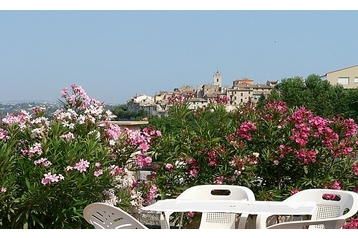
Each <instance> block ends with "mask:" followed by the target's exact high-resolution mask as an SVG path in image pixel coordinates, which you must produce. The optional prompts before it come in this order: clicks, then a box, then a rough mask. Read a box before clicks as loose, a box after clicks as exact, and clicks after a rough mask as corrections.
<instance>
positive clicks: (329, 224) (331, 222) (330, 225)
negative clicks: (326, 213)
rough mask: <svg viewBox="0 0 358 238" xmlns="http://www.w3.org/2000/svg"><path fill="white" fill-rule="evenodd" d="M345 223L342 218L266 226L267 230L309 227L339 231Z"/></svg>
mask: <svg viewBox="0 0 358 238" xmlns="http://www.w3.org/2000/svg"><path fill="white" fill-rule="evenodd" d="M345 221H346V220H345V219H343V218H330V219H323V220H303V221H289V222H283V223H278V224H274V225H271V226H268V227H267V229H307V228H308V227H311V226H320V227H322V228H323V229H341V228H342V227H343V225H344V223H345Z"/></svg>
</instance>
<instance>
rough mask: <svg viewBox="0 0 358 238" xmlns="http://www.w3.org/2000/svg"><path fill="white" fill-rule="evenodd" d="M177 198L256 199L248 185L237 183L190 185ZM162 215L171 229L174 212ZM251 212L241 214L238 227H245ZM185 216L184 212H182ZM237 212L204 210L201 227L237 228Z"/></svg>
mask: <svg viewBox="0 0 358 238" xmlns="http://www.w3.org/2000/svg"><path fill="white" fill-rule="evenodd" d="M176 199H182V200H185V199H195V200H247V201H255V195H254V193H253V192H252V191H251V190H250V189H249V188H247V187H243V186H235V185H198V186H194V187H190V188H188V189H187V190H185V191H184V192H183V193H181V194H180V195H179V196H178V197H177V198H176ZM164 214H165V217H164V216H163V215H161V226H162V228H164V229H169V228H170V226H169V218H170V215H171V214H172V212H165V213H164ZM248 215H249V214H241V216H240V219H239V223H238V228H239V229H244V228H245V225H246V220H247V218H248ZM182 216H183V214H182ZM235 222H236V214H235V213H224V212H203V213H202V217H201V221H200V226H199V229H235V228H236V227H235Z"/></svg>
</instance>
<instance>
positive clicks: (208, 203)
mask: <svg viewBox="0 0 358 238" xmlns="http://www.w3.org/2000/svg"><path fill="white" fill-rule="evenodd" d="M315 209H316V203H314V202H286V201H285V202H277V201H246V200H189V199H166V200H159V201H157V202H156V203H154V204H152V205H149V206H146V207H143V208H142V210H144V211H157V212H228V213H249V214H264V213H269V214H276V215H310V214H313V213H314V211H315Z"/></svg>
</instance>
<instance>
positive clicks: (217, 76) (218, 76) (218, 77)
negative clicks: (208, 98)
mask: <svg viewBox="0 0 358 238" xmlns="http://www.w3.org/2000/svg"><path fill="white" fill-rule="evenodd" d="M221 84H222V75H221V73H219V71H216V73H214V85H218V86H219V87H220V88H221Z"/></svg>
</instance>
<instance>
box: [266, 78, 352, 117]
mask: <svg viewBox="0 0 358 238" xmlns="http://www.w3.org/2000/svg"><path fill="white" fill-rule="evenodd" d="M346 96H347V95H346V92H345V90H344V89H343V87H342V85H334V86H332V85H330V83H329V82H328V81H327V80H322V79H321V78H320V76H318V75H315V74H311V75H309V76H308V77H307V78H306V79H304V78H301V77H292V78H286V79H282V80H281V82H280V83H279V84H278V85H276V88H275V89H274V90H272V92H271V94H270V95H269V96H268V99H269V100H274V99H276V100H280V101H284V102H286V104H287V106H288V107H289V108H299V107H305V108H306V109H308V110H311V111H312V112H314V113H315V114H316V115H318V116H322V117H328V118H332V117H333V116H335V115H338V114H345V112H346V111H347V110H348V108H347V99H346Z"/></svg>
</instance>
